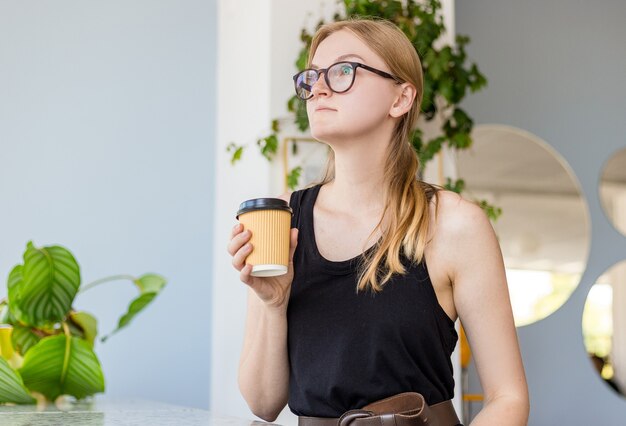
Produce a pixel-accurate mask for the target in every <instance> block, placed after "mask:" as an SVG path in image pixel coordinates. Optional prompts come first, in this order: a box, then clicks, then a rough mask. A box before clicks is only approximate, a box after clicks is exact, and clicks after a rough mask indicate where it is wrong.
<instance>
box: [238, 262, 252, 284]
mask: <svg viewBox="0 0 626 426" xmlns="http://www.w3.org/2000/svg"><path fill="white" fill-rule="evenodd" d="M251 272H252V265H249V264H248V265H246V266H244V267H243V268H241V271H240V273H239V279H240V280H241V282H242V283H244V284H248V285H250V284H252V277H251V276H250V273H251Z"/></svg>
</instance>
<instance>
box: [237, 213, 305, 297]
mask: <svg viewBox="0 0 626 426" xmlns="http://www.w3.org/2000/svg"><path fill="white" fill-rule="evenodd" d="M251 236H252V234H251V233H250V230H245V231H244V230H243V225H241V224H240V223H238V224H237V225H235V227H234V228H233V230H232V232H231V239H230V242H229V243H228V247H227V250H228V254H230V255H231V256H232V257H233V261H232V263H233V266H234V267H235V269H236V270H238V271H239V272H240V274H239V278H240V280H241V282H243V283H244V284H247V285H248V286H249V287H250V288H252V290H254V292H255V293H256V295H257V296H258V297H259V299H261V300H262V301H263V302H264V303H265V304H266V305H267V306H268V307H270V308H286V307H287V303H288V302H289V294H290V292H291V282H292V281H293V254H294V252H295V251H296V246H297V245H298V229H297V228H291V231H290V236H289V238H290V241H289V265H288V266H287V273H286V274H284V275H279V276H276V277H253V276H251V275H250V273H251V272H252V265H249V264H246V263H245V261H246V258H247V257H248V255H249V254H250V253H252V248H253V247H252V244H250V243H249V242H248V241H249V240H250V237H251Z"/></svg>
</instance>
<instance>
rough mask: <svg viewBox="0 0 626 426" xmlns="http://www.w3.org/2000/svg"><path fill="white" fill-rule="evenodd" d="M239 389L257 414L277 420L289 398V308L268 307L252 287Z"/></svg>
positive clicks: (271, 420) (266, 419) (269, 420)
mask: <svg viewBox="0 0 626 426" xmlns="http://www.w3.org/2000/svg"><path fill="white" fill-rule="evenodd" d="M238 381H239V390H240V391H241V394H242V395H243V397H244V399H245V400H246V402H247V403H248V406H249V407H250V409H251V411H252V412H253V413H254V415H255V416H258V417H260V418H262V419H263V420H265V421H268V422H273V421H274V420H276V417H278V415H279V414H280V412H281V411H282V409H283V408H284V407H285V405H286V404H287V399H288V397H289V395H288V393H289V359H288V354H287V314H286V309H275V308H269V307H267V306H266V305H265V304H264V303H263V302H261V300H259V298H258V297H257V295H256V294H255V293H254V291H253V290H252V289H249V290H248V315H247V318H246V331H245V336H244V343H243V348H242V351H241V357H240V361H239V380H238Z"/></svg>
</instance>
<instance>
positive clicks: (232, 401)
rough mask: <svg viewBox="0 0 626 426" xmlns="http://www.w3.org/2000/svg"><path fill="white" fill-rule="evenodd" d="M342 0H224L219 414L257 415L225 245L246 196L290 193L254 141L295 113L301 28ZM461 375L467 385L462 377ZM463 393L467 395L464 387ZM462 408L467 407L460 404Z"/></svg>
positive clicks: (240, 299) (240, 297)
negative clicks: (245, 383) (243, 381)
mask: <svg viewBox="0 0 626 426" xmlns="http://www.w3.org/2000/svg"><path fill="white" fill-rule="evenodd" d="M335 4H336V2H335V1H328V0H326V1H322V0H313V1H311V0H307V1H304V0H263V1H252V0H249V1H244V2H236V3H235V2H231V1H227V0H222V1H220V2H219V17H218V19H219V25H218V27H219V28H218V32H219V36H218V40H219V49H218V50H219V54H218V101H217V105H218V108H217V109H218V119H217V122H218V130H217V134H218V136H217V143H216V146H215V149H216V151H215V154H214V155H215V158H216V162H217V163H216V164H217V166H216V177H215V182H216V189H215V191H216V201H215V205H216V206H217V208H216V216H215V244H214V250H215V268H214V271H213V282H214V283H215V285H214V290H213V322H212V346H213V350H212V354H213V357H212V364H211V372H212V377H211V404H210V406H211V409H212V410H213V411H215V412H216V413H222V414H228V415H234V416H239V417H248V418H253V417H254V416H253V414H252V413H251V412H250V410H249V409H248V407H247V405H246V403H245V401H244V400H243V398H242V397H241V395H240V393H239V389H238V386H237V367H238V361H239V353H240V350H241V344H242V341H243V330H244V320H245V307H246V290H245V288H244V287H245V285H244V284H242V283H241V282H240V281H239V274H238V272H237V271H235V269H234V268H233V267H232V265H231V258H230V256H229V255H228V253H227V252H226V244H227V242H228V239H229V233H230V230H231V228H232V226H233V225H235V223H236V220H235V212H236V210H237V207H238V205H239V203H240V202H241V201H243V200H245V199H247V198H254V197H263V196H277V195H279V194H281V193H282V192H283V185H282V182H283V181H282V173H283V169H282V161H281V158H277V159H276V160H275V161H274V162H273V163H272V164H270V163H268V161H267V160H265V159H264V158H262V157H261V155H260V154H259V152H258V149H257V148H256V146H255V140H256V138H259V137H262V136H266V135H267V134H269V131H270V128H269V126H270V121H271V120H272V119H273V118H279V117H287V116H288V113H287V109H286V102H287V100H288V99H289V98H290V97H291V95H292V92H293V80H292V76H293V74H294V73H295V72H296V71H297V69H296V66H295V60H296V58H297V54H298V52H299V49H300V47H301V42H300V41H299V40H300V30H301V28H303V27H306V28H308V29H309V31H312V30H313V29H314V26H315V24H317V22H318V20H319V19H320V17H324V19H325V20H326V21H328V20H330V19H331V18H332V15H333V12H334V10H335ZM452 9H453V3H452V2H451V1H445V2H444V11H447V12H450V13H451V11H452ZM451 19H453V17H452V16H451V15H448V16H447V18H446V24H447V25H448V26H449V28H451V29H453V28H454V24H453V20H452V21H451ZM242 29H245V30H242ZM235 53H236V54H235ZM251 64H254V71H250V69H249V67H250V66H251ZM251 73H253V74H254V76H255V78H254V81H255V84H253V85H252V84H247V85H246V84H242V83H241V81H242V80H245V79H246V77H249V75H250V74H251ZM294 133H296V131H295V128H294V127H293V126H285V131H284V132H283V134H282V135H283V136H284V135H293V134H294ZM231 141H235V142H236V143H238V144H241V143H248V144H249V145H250V146H249V148H248V149H247V151H246V152H245V153H244V160H243V161H242V162H241V163H238V164H237V165H235V166H231V165H230V163H229V162H228V159H229V158H230V155H229V154H227V153H226V151H225V150H226V146H227V145H228V144H229V143H230V142H231ZM455 356H456V354H455ZM457 364H458V362H457ZM457 372H460V367H459V368H458V369H457ZM456 380H457V383H458V384H459V385H460V376H457V377H456ZM457 396H458V397H460V391H458V390H457ZM456 402H457V404H458V402H459V401H456ZM457 407H458V412H459V413H460V412H461V410H460V404H458V405H457ZM276 422H277V423H280V424H296V423H297V418H296V417H295V416H294V415H293V414H292V413H291V412H290V411H289V408H288V407H285V409H284V410H283V412H282V414H281V415H280V417H279V418H278V419H277V420H276Z"/></svg>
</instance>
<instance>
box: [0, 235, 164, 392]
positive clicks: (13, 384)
mask: <svg viewBox="0 0 626 426" xmlns="http://www.w3.org/2000/svg"><path fill="white" fill-rule="evenodd" d="M23 260H24V261H23V263H22V264H18V265H16V266H15V267H14V268H13V269H12V270H11V272H10V273H9V277H8V283H7V287H8V298H7V299H5V300H2V301H0V355H1V356H0V403H15V404H30V403H35V402H36V401H39V402H53V401H55V400H56V399H57V398H58V397H59V396H65V395H71V396H73V397H75V398H76V399H82V398H85V397H87V396H90V395H94V394H96V393H99V392H104V387H105V386H104V375H103V373H102V369H101V367H100V362H99V361H98V358H97V356H96V354H95V352H94V343H95V340H96V337H97V335H98V327H97V320H96V318H95V317H94V316H93V315H92V314H90V313H88V312H85V311H79V310H76V309H74V307H73V306H72V304H73V302H74V298H75V297H76V295H77V294H78V293H80V292H82V291H85V290H88V289H90V288H92V287H94V286H96V285H99V284H102V283H104V282H107V281H113V280H118V279H129V280H130V281H132V282H133V284H134V285H135V286H136V288H137V290H138V292H139V294H138V296H137V297H136V298H135V299H134V300H132V301H131V303H130V305H129V307H128V311H127V312H126V313H125V314H124V315H123V316H122V317H121V318H120V320H119V322H118V325H117V327H116V328H115V330H113V331H112V332H111V333H109V335H107V336H105V337H102V338H101V339H100V340H101V341H103V342H104V341H105V340H106V339H107V338H108V337H109V336H110V335H111V334H113V333H116V332H117V331H118V330H120V329H121V328H123V327H126V326H127V325H128V324H129V323H130V322H131V321H132V319H133V318H134V317H135V315H137V314H138V313H139V312H140V311H142V310H143V309H144V308H145V307H146V306H147V305H148V304H149V303H150V302H152V300H153V299H154V298H155V297H156V296H157V295H158V294H159V293H160V292H161V290H162V289H163V287H164V286H165V284H166V280H165V279H164V278H163V277H162V276H160V275H157V274H152V273H150V274H144V275H142V276H140V277H133V276H130V275H115V276H111V277H106V278H102V279H99V280H97V281H94V282H92V283H90V284H87V285H84V286H83V285H81V278H80V267H79V265H78V263H77V262H76V259H75V258H74V256H73V255H72V253H71V252H70V251H69V250H67V249H66V248H64V247H61V246H58V245H54V246H46V247H35V245H34V244H33V243H32V242H31V241H29V242H28V244H27V246H26V250H25V252H24V255H23Z"/></svg>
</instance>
